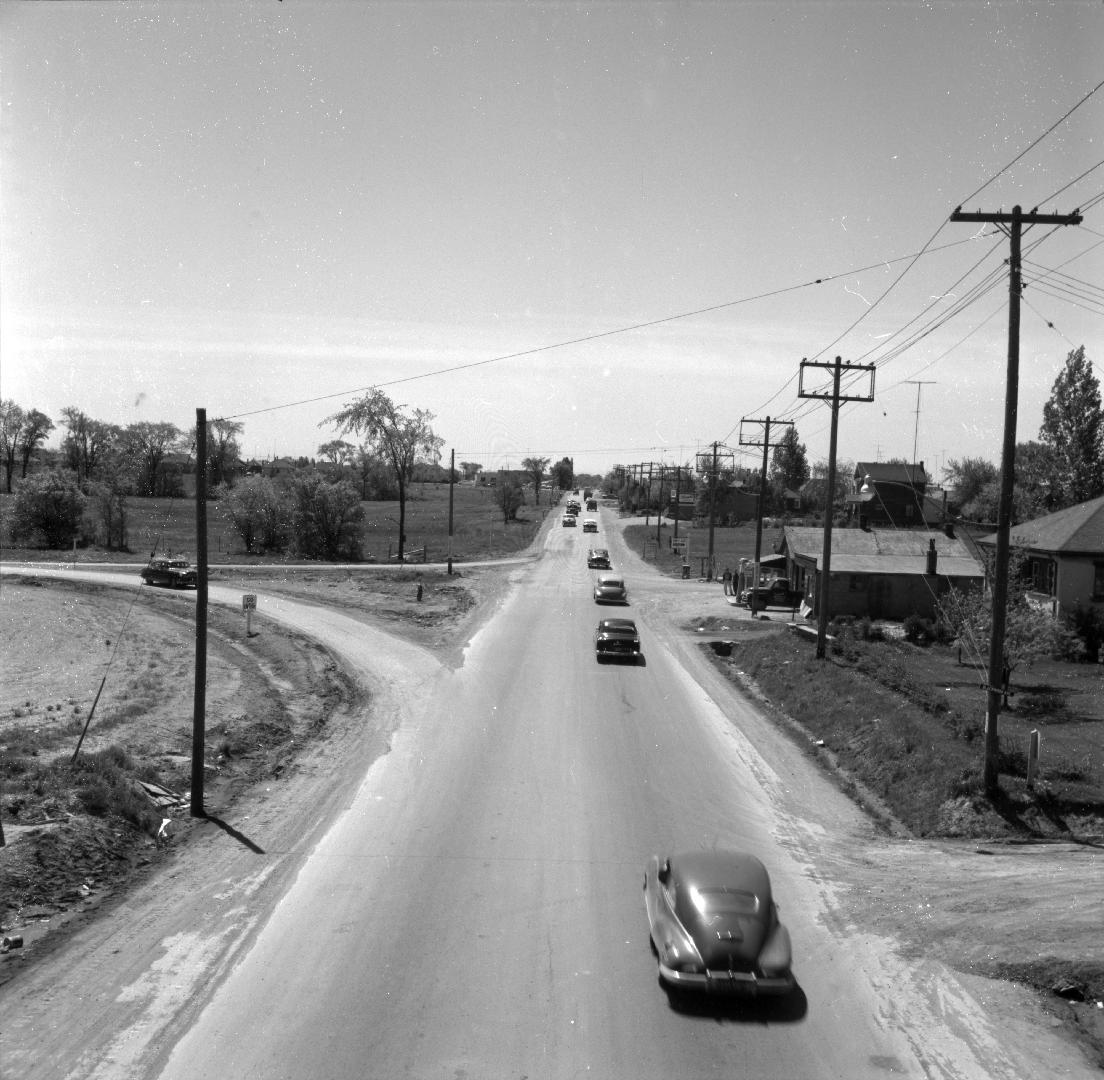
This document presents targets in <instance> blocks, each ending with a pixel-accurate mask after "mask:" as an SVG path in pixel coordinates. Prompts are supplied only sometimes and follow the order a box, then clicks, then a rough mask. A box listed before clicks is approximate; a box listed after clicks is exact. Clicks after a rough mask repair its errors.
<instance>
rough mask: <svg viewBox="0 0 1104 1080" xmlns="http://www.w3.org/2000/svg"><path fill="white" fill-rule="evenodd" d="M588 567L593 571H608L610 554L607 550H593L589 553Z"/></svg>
mask: <svg viewBox="0 0 1104 1080" xmlns="http://www.w3.org/2000/svg"><path fill="white" fill-rule="evenodd" d="M587 566H588V567H589V568H590V569H591V570H608V569H609V568H610V557H609V552H608V551H607V550H606V549H605V548H591V549H590V551H588V552H587Z"/></svg>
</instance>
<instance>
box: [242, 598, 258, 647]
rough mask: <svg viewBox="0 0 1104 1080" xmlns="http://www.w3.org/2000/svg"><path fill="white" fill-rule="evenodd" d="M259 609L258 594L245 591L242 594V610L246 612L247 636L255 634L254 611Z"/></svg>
mask: <svg viewBox="0 0 1104 1080" xmlns="http://www.w3.org/2000/svg"><path fill="white" fill-rule="evenodd" d="M256 610H257V594H256V593H245V594H244V595H243V596H242V611H244V612H245V636H246V637H247V638H248V637H252V636H253V612H254V611H256Z"/></svg>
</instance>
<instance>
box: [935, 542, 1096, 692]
mask: <svg viewBox="0 0 1104 1080" xmlns="http://www.w3.org/2000/svg"><path fill="white" fill-rule="evenodd" d="M1025 562H1026V556H1025V554H1024V552H1022V551H1014V552H1013V553H1012V556H1011V561H1010V564H1009V568H1008V602H1007V606H1006V608H1005V629H1004V651H1003V655H1002V659H1001V670H1002V675H1001V688H1002V690H1003V692H1004V700H1003V707H1005V708H1007V707H1008V693H1009V685H1010V683H1011V681H1012V673H1013V671H1015V670H1016V668H1017V667H1021V666H1023V667H1030V666H1031V664H1033V663H1034V662H1035V661H1036V660H1040V659H1043V658H1044V657H1048V656H1059V655H1068V654H1069V653H1070V652H1071V651H1076V649H1077V643H1076V642H1075V639H1076V636H1077V635H1076V633H1075V632H1074V631H1073V630H1071V629H1070V628H1069V627H1068V626H1066V625H1065V624H1063V623H1062V622H1060V621H1059V620H1058V619H1055V618H1054V617H1053V616H1052V615H1051V614H1050V613H1049V612H1048V611H1045V610H1043V609H1041V608H1038V607H1036V606H1035V605H1033V604H1032V603H1030V601H1029V599H1028V595H1027V587H1026V578H1025V576H1024V565H1025ZM936 613H937V615H938V618H939V620H940V621H941V622H943V623H945V624H946V626H947V627H949V628H950V630H951V632H952V633H953V634H954V635H955V636H956V637H957V638H959V639H961V640H963V641H964V642H968V643H969V646H970V649H971V651H972V652H974V653H975V654H977V655H978V656H987V655H988V652H989V638H990V634H991V633H992V627H993V604H992V596H991V594H989V593H988V592H987V591H986V590H985V589H983V588H982V586H980V585H976V586H973V587H971V588H969V589H965V590H963V589H955V588H951V589H948V590H947V592H946V593H944V594H943V595H942V596H941V597H940V598H939V600H938V601H937V602H936Z"/></svg>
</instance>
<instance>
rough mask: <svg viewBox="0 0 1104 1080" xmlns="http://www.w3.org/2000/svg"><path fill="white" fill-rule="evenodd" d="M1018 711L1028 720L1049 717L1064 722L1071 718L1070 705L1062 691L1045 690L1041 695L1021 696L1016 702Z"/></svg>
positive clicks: (1027, 694)
mask: <svg viewBox="0 0 1104 1080" xmlns="http://www.w3.org/2000/svg"><path fill="white" fill-rule="evenodd" d="M1016 711H1017V712H1018V713H1020V715H1022V716H1024V717H1025V718H1028V719H1031V718H1036V717H1047V718H1048V719H1051V720H1063V719H1065V718H1066V717H1068V716H1069V705H1068V704H1067V703H1066V698H1065V695H1064V694H1063V693H1062V692H1061V691H1059V690H1044V691H1042V692H1041V693H1026V694H1021V695H1020V696H1019V699H1018V700H1017V701H1016Z"/></svg>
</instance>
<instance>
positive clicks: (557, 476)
mask: <svg viewBox="0 0 1104 1080" xmlns="http://www.w3.org/2000/svg"><path fill="white" fill-rule="evenodd" d="M549 483H551V484H555V486H556V487H558V488H559V489H560V490H561V491H570V490H571V489H572V488H574V487H575V462H574V461H573V460H572V459H571V458H569V457H563V458H560V460H559V461H557V462H556V464H555V465H553V466H552V473H551V476H550V478H549Z"/></svg>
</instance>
